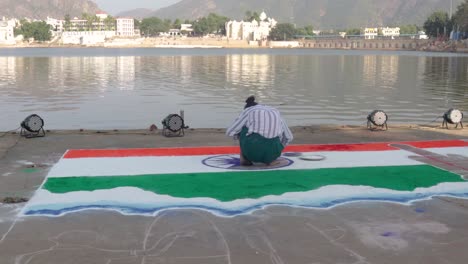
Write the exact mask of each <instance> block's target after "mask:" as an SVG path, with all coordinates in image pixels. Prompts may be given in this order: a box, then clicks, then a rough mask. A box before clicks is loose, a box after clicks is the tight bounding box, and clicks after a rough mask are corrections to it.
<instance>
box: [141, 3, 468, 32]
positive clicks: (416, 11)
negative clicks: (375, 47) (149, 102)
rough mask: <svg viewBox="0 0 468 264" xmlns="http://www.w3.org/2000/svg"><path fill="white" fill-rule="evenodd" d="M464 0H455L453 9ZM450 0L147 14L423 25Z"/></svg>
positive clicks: (183, 7) (195, 6)
mask: <svg viewBox="0 0 468 264" xmlns="http://www.w3.org/2000/svg"><path fill="white" fill-rule="evenodd" d="M462 1H464V0H453V4H454V10H455V8H456V6H457V5H458V4H460V3H461V2H462ZM449 5H450V1H448V0H353V1H350V0H182V1H180V2H179V3H176V4H174V5H172V6H169V7H166V8H162V9H159V10H157V11H155V12H153V13H150V14H148V15H147V16H157V17H161V18H171V19H174V18H183V19H186V18H188V19H195V18H198V17H202V16H205V15H207V14H209V13H211V12H214V13H218V14H222V15H225V16H227V17H230V18H232V19H242V18H243V16H244V14H245V12H246V11H248V10H252V11H259V12H260V11H262V10H265V12H266V13H267V14H268V15H269V16H271V17H273V18H276V19H277V20H278V21H280V22H292V23H296V24H298V25H307V24H312V25H314V27H315V28H322V29H328V28H351V27H363V26H379V25H402V24H418V25H422V24H423V22H424V20H425V19H426V18H427V16H428V15H429V14H430V13H431V12H433V11H435V10H445V11H449V10H450V6H449Z"/></svg>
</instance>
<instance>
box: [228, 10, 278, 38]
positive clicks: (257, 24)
mask: <svg viewBox="0 0 468 264" xmlns="http://www.w3.org/2000/svg"><path fill="white" fill-rule="evenodd" d="M277 23H278V22H276V20H274V19H273V18H269V17H267V15H266V14H265V12H262V13H261V14H260V21H256V20H255V19H254V20H252V21H251V22H246V21H240V22H237V21H235V20H234V21H229V22H227V23H226V36H227V38H228V39H233V40H248V41H259V40H266V39H267V38H268V36H269V35H270V31H271V30H272V29H273V28H274V27H275V26H276V24H277Z"/></svg>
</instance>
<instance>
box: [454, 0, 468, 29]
mask: <svg viewBox="0 0 468 264" xmlns="http://www.w3.org/2000/svg"><path fill="white" fill-rule="evenodd" d="M453 22H454V23H455V24H456V25H457V26H459V27H460V31H462V32H468V0H465V2H464V3H461V4H460V5H459V6H458V8H457V12H456V13H455V15H454V16H453Z"/></svg>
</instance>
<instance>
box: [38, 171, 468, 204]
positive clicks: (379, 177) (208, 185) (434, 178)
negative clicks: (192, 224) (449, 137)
mask: <svg viewBox="0 0 468 264" xmlns="http://www.w3.org/2000/svg"><path fill="white" fill-rule="evenodd" d="M443 182H465V181H464V180H463V179H462V178H461V177H460V176H459V175H456V174H453V173H451V172H448V171H444V170H441V169H438V168H435V167H432V166H429V165H417V166H392V167H355V168H334V169H316V170H268V171H239V172H232V171H228V172H220V173H186V174H159V175H136V176H101V177H69V178H48V179H47V181H46V183H45V185H44V187H43V188H44V189H46V190H48V191H50V192H52V193H67V192H74V191H95V190H100V189H113V188H118V187H136V188H140V189H143V190H146V191H150V192H154V193H157V194H161V195H170V196H172V197H180V198H195V197H210V198H213V199H217V200H219V201H233V200H236V199H245V198H252V199H256V198H260V197H263V196H266V195H281V194H284V193H288V192H305V191H311V190H315V189H318V188H320V187H324V186H327V185H353V186H360V185H363V186H370V187H375V188H385V189H391V190H396V191H413V190H414V189H415V188H418V187H422V188H426V187H431V186H435V185H437V184H439V183H443ZM83 195H86V194H83Z"/></svg>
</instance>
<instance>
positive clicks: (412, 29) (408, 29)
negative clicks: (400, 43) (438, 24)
mask: <svg viewBox="0 0 468 264" xmlns="http://www.w3.org/2000/svg"><path fill="white" fill-rule="evenodd" d="M418 31H419V27H418V26H416V25H403V26H400V34H402V35H414V34H418Z"/></svg>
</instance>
